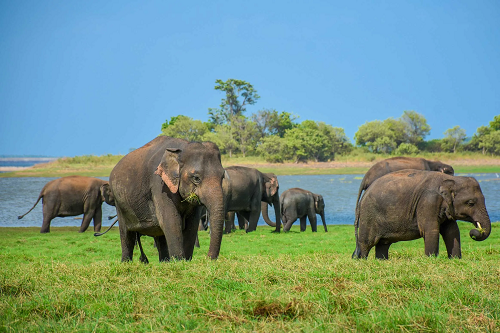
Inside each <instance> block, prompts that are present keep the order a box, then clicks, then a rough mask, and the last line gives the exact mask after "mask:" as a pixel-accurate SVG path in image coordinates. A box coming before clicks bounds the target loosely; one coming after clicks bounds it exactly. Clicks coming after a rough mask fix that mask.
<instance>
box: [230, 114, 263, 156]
mask: <svg viewBox="0 0 500 333" xmlns="http://www.w3.org/2000/svg"><path fill="white" fill-rule="evenodd" d="M230 120H231V125H230V126H231V128H232V132H233V137H234V138H235V140H236V142H238V149H239V150H240V152H241V153H242V154H243V157H245V156H246V154H247V153H248V152H249V151H252V150H254V149H255V146H256V144H257V141H258V139H259V137H258V133H259V132H258V130H257V127H256V126H255V123H254V122H253V121H249V120H248V119H247V118H246V117H244V116H242V115H240V116H232V117H231V118H230Z"/></svg>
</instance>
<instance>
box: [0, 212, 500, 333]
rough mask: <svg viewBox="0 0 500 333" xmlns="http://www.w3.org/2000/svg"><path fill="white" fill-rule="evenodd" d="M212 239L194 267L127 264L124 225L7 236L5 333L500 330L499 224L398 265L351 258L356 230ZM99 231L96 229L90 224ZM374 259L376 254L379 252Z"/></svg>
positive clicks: (13, 231) (150, 251)
mask: <svg viewBox="0 0 500 333" xmlns="http://www.w3.org/2000/svg"><path fill="white" fill-rule="evenodd" d="M297 224H298V222H297V223H296V225H295V226H294V227H293V228H292V231H291V232H289V233H283V232H282V233H281V234H273V233H271V230H272V228H271V227H259V228H258V229H257V231H256V232H253V233H248V234H246V233H245V232H242V231H240V230H238V231H236V232H235V233H232V234H229V235H224V238H223V242H222V249H221V254H220V257H219V259H218V260H217V261H211V260H209V259H207V258H206V254H207V251H208V244H209V235H208V234H207V233H206V232H200V233H199V235H200V243H201V248H200V249H195V254H194V258H193V260H192V261H189V262H186V261H174V262H169V263H161V264H160V263H158V259H157V253H156V250H155V249H154V247H153V241H152V239H151V238H149V237H143V245H144V246H145V251H146V254H147V255H148V257H149V261H150V264H149V265H144V264H140V263H139V262H138V260H137V258H138V255H137V254H138V253H137V252H138V250H136V251H137V252H136V254H135V256H134V257H135V258H134V259H135V260H134V262H132V263H121V262H120V257H121V250H120V238H119V233H118V230H117V228H113V230H112V231H111V232H109V233H108V234H106V235H104V236H102V237H94V236H93V233H92V232H90V231H87V232H86V233H83V234H79V233H78V232H77V230H78V228H77V227H59V228H58V227H52V228H51V233H50V234H40V233H39V228H2V233H1V234H0V263H1V269H0V331H2V332H68V331H71V332H161V331H168V332H185V331H204V332H221V331H229V332H290V331H294V332H297V331H301V332H344V331H366V332H376V331H397V332H401V331H403V332H405V331H411V332H415V331H418V332H428V331H432V332H495V331H497V332H498V331H500V284H499V282H500V247H499V241H500V223H494V224H493V230H492V234H491V236H490V237H489V238H488V239H487V240H486V241H484V242H475V241H473V240H471V239H470V238H469V236H468V232H469V230H470V229H471V228H472V224H470V223H460V230H461V233H462V252H463V259H461V260H458V259H453V260H449V259H447V256H446V250H445V248H444V244H442V243H443V242H442V241H441V244H440V245H441V251H440V252H441V255H440V256H438V257H437V258H434V257H431V258H430V257H425V256H424V254H423V252H424V245H423V240H422V239H419V240H415V241H411V242H401V243H397V244H394V245H392V247H391V249H390V251H389V256H390V259H389V260H385V261H381V260H376V259H374V253H370V258H369V259H368V260H353V259H351V254H352V252H353V250H354V228H353V227H352V226H347V225H340V226H333V225H331V226H329V231H328V233H325V232H323V231H319V232H317V233H314V234H313V233H312V232H311V231H310V227H309V226H308V229H307V231H306V232H303V233H300V232H299V231H298V225H297ZM89 229H90V228H89ZM372 252H374V250H372Z"/></svg>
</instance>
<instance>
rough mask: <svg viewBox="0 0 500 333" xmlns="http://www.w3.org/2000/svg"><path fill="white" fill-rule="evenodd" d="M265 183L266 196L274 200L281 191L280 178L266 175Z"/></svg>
mask: <svg viewBox="0 0 500 333" xmlns="http://www.w3.org/2000/svg"><path fill="white" fill-rule="evenodd" d="M264 176H265V177H264V181H265V183H266V195H267V196H268V198H272V197H273V196H274V195H275V194H276V192H277V191H278V189H279V184H278V177H276V175H275V174H273V173H271V174H265V175H264Z"/></svg>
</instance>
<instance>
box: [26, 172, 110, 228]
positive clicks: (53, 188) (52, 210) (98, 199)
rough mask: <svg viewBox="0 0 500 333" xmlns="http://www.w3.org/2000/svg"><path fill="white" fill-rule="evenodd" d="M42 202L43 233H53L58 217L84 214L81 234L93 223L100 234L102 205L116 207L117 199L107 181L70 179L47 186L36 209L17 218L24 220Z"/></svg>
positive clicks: (58, 180)
mask: <svg viewBox="0 0 500 333" xmlns="http://www.w3.org/2000/svg"><path fill="white" fill-rule="evenodd" d="M42 198H43V200H42V202H43V224H42V228H41V229H40V232H41V233H48V232H50V222H51V221H52V219H54V218H55V217H65V216H76V215H80V214H83V221H82V225H81V227H80V232H84V231H85V230H87V228H88V227H89V225H90V220H92V219H93V220H94V231H95V232H99V231H100V230H101V223H102V208H101V206H102V203H103V202H104V201H105V202H106V203H107V204H108V205H111V206H114V205H115V199H114V196H113V193H112V192H111V189H110V187H109V183H108V182H107V181H105V180H101V179H98V178H93V177H83V176H68V177H62V178H59V179H55V180H52V181H50V182H48V183H47V184H45V186H44V187H43V189H42V191H41V192H40V195H39V196H38V200H37V201H36V202H35V204H34V205H33V207H31V209H30V210H29V211H27V212H26V213H25V214H24V215H21V216H18V219H22V218H23V217H24V216H25V215H26V214H28V213H29V212H31V211H32V210H33V208H35V206H36V205H37V204H38V202H39V201H40V199H42Z"/></svg>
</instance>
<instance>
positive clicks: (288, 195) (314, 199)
mask: <svg viewBox="0 0 500 333" xmlns="http://www.w3.org/2000/svg"><path fill="white" fill-rule="evenodd" d="M280 208H281V219H282V220H283V230H285V231H289V230H290V228H291V227H292V224H293V223H294V222H295V221H296V220H297V219H300V231H305V230H306V221H307V220H306V219H307V218H309V223H310V224H311V229H312V231H313V232H316V231H318V229H317V224H318V223H317V220H316V214H319V215H320V216H321V220H322V221H323V227H324V228H325V232H327V231H328V229H327V227H326V221H325V201H324V200H323V196H322V195H320V194H315V193H312V192H310V191H307V190H304V189H301V188H297V187H296V188H291V189H288V190H286V191H285V192H283V193H282V194H281V196H280Z"/></svg>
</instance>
